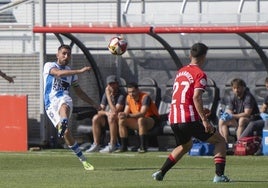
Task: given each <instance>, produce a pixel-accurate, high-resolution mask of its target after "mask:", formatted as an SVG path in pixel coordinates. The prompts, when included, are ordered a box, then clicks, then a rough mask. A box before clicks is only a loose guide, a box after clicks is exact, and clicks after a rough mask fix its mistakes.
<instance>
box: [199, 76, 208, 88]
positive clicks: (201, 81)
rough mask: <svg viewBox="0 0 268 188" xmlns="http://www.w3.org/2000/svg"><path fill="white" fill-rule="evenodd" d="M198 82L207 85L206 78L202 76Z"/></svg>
mask: <svg viewBox="0 0 268 188" xmlns="http://www.w3.org/2000/svg"><path fill="white" fill-rule="evenodd" d="M200 84H201V85H202V86H205V85H207V81H206V79H204V78H202V79H201V80H200Z"/></svg>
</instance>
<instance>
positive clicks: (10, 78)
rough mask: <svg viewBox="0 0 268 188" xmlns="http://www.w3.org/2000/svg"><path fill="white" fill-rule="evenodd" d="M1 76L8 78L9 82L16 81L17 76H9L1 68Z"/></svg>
mask: <svg viewBox="0 0 268 188" xmlns="http://www.w3.org/2000/svg"><path fill="white" fill-rule="evenodd" d="M0 76H1V77H2V78H4V79H6V80H7V81H8V82H9V83H14V78H16V76H8V75H6V74H5V73H4V72H2V71H1V70H0Z"/></svg>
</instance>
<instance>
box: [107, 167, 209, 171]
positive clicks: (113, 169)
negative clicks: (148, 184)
mask: <svg viewBox="0 0 268 188" xmlns="http://www.w3.org/2000/svg"><path fill="white" fill-rule="evenodd" d="M176 169H177V170H178V169H180V170H185V169H187V170H205V169H210V168H178V167H175V168H172V170H176ZM111 170H112V171H125V170H129V171H131V170H157V168H151V167H133V168H130V167H129V168H112V169H111Z"/></svg>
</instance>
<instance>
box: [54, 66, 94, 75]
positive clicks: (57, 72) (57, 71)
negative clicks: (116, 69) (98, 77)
mask: <svg viewBox="0 0 268 188" xmlns="http://www.w3.org/2000/svg"><path fill="white" fill-rule="evenodd" d="M91 69H92V68H91V67H83V68H81V69H76V70H60V69H57V68H53V69H51V70H50V74H52V75H54V76H57V77H62V76H71V75H75V74H81V73H84V72H87V71H90V70H91Z"/></svg>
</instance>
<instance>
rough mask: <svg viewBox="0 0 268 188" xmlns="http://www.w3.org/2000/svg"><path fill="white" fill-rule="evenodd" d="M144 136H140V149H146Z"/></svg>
mask: <svg viewBox="0 0 268 188" xmlns="http://www.w3.org/2000/svg"><path fill="white" fill-rule="evenodd" d="M146 138H147V136H146V135H140V149H147V147H146V140H147V139H146Z"/></svg>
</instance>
